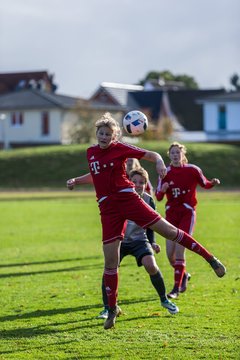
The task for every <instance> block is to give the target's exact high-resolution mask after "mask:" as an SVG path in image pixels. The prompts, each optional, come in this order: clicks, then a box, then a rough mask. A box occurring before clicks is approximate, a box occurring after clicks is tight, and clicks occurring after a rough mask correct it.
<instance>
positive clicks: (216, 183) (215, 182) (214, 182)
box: [211, 178, 220, 186]
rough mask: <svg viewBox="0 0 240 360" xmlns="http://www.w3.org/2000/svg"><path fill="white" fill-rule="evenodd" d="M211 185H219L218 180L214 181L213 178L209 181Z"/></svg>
mask: <svg viewBox="0 0 240 360" xmlns="http://www.w3.org/2000/svg"><path fill="white" fill-rule="evenodd" d="M211 183H212V185H213V186H215V185H220V180H219V179H216V178H213V179H212V180H211Z"/></svg>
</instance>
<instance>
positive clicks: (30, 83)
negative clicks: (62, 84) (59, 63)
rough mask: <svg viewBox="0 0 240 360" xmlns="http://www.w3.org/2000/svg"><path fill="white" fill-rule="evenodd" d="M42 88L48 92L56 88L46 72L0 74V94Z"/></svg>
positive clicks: (51, 76) (50, 76)
mask: <svg viewBox="0 0 240 360" xmlns="http://www.w3.org/2000/svg"><path fill="white" fill-rule="evenodd" d="M43 86H44V88H45V90H46V91H49V92H52V91H55V90H56V88H57V87H56V85H55V84H53V75H50V74H49V73H48V72H47V71H46V70H43V71H28V72H17V73H1V74H0V94H6V93H8V92H11V91H16V90H19V89H24V88H25V89H27V88H30V87H32V88H34V87H37V88H41V87H43Z"/></svg>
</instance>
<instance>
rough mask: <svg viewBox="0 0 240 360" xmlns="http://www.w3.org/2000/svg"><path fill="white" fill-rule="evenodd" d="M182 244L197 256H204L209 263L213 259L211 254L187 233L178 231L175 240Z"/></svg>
mask: <svg viewBox="0 0 240 360" xmlns="http://www.w3.org/2000/svg"><path fill="white" fill-rule="evenodd" d="M173 241H176V242H177V243H179V244H181V245H182V246H184V247H185V248H187V249H188V250H191V251H193V252H195V253H196V254H198V255H200V256H202V257H203V258H204V259H205V260H207V261H209V260H211V258H212V257H213V255H212V254H210V252H208V251H207V249H205V248H204V247H203V246H202V245H201V244H200V243H199V242H197V241H196V240H195V239H194V238H193V237H192V236H190V235H189V234H187V233H186V232H184V231H182V230H180V229H178V233H177V236H176V238H175V239H174V240H173Z"/></svg>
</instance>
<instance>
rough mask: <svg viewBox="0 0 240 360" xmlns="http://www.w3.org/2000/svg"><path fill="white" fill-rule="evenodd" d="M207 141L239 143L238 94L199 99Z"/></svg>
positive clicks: (239, 98) (239, 100) (239, 107)
mask: <svg viewBox="0 0 240 360" xmlns="http://www.w3.org/2000/svg"><path fill="white" fill-rule="evenodd" d="M198 103H200V104H202V105H203V127H204V131H205V134H206V140H207V141H217V142H239V141H240V92H237V91H236V92H231V93H227V94H224V95H217V96H213V97H207V98H205V99H201V100H199V101H198Z"/></svg>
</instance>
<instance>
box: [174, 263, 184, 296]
mask: <svg viewBox="0 0 240 360" xmlns="http://www.w3.org/2000/svg"><path fill="white" fill-rule="evenodd" d="M185 266H186V264H185V261H184V260H183V259H176V261H175V263H174V288H176V289H179V288H180V287H181V285H182V279H183V275H184V273H185Z"/></svg>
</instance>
